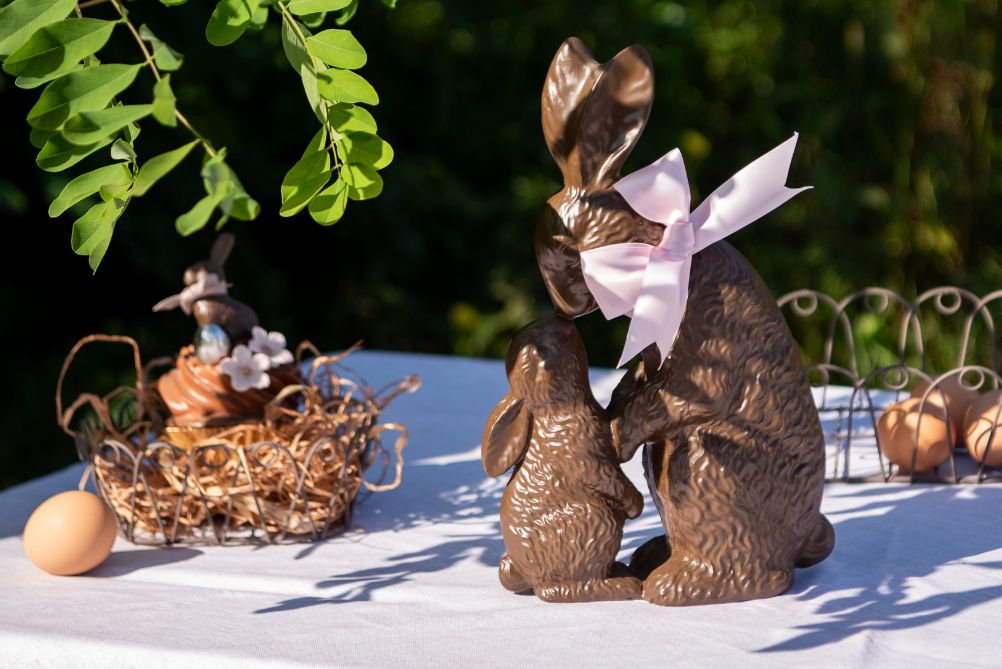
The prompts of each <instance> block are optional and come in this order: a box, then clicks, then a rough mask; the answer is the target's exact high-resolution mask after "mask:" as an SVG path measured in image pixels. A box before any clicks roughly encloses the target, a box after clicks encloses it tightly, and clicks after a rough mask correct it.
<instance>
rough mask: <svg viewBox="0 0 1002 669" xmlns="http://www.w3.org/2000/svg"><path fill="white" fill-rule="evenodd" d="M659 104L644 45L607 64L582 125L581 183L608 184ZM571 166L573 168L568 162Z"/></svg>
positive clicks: (580, 147) (578, 150) (597, 82)
mask: <svg viewBox="0 0 1002 669" xmlns="http://www.w3.org/2000/svg"><path fill="white" fill-rule="evenodd" d="M653 104H654V67H653V65H652V64H651V58H650V56H649V55H648V54H647V50H646V49H645V48H644V47H642V46H640V45H639V44H634V45H633V46H631V47H628V48H626V49H623V50H622V51H620V52H619V53H618V54H616V57H615V58H613V59H612V60H610V61H609V62H608V63H606V64H605V65H603V66H602V71H601V73H600V74H599V77H598V81H596V82H595V86H594V87H593V88H592V91H591V95H590V96H588V100H587V101H586V102H585V105H584V111H583V112H582V113H581V120H580V122H579V123H578V147H577V157H578V160H577V162H578V170H579V174H577V175H568V174H567V173H565V175H564V177H565V179H567V182H568V183H569V184H573V183H575V182H573V181H571V180H570V178H569V177H570V176H575V177H576V178H577V179H578V181H579V183H581V184H609V183H611V182H612V181H615V180H617V179H619V170H620V169H621V168H622V167H623V163H625V162H626V159H627V157H629V155H630V152H631V151H633V147H634V146H636V144H637V140H638V139H640V133H641V132H643V130H644V126H646V125H647V118H648V117H649V116H650V113H651V106H652V105H653ZM569 167H573V166H571V165H569Z"/></svg>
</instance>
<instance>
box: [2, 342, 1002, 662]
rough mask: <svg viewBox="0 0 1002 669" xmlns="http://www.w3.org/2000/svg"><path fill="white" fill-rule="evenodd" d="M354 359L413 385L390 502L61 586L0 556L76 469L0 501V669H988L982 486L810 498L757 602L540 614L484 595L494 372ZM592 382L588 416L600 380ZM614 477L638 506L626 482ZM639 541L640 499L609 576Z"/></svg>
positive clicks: (990, 528)
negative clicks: (342, 528) (809, 509)
mask: <svg viewBox="0 0 1002 669" xmlns="http://www.w3.org/2000/svg"><path fill="white" fill-rule="evenodd" d="M353 358H354V366H355V367H356V368H357V369H359V370H360V371H361V372H363V373H364V374H365V376H366V377H367V378H368V379H369V381H370V382H372V383H373V385H377V386H378V385H380V384H381V383H382V382H384V381H385V382H388V381H391V380H393V379H396V378H399V377H401V376H403V375H404V374H407V373H412V372H415V373H418V374H420V375H421V376H422V377H423V379H424V382H425V385H424V388H422V390H421V391H420V392H418V393H417V394H415V395H408V396H404V397H402V398H400V399H399V400H397V401H396V402H395V403H394V404H393V406H392V407H391V408H390V410H389V411H388V412H387V415H386V419H387V420H395V421H401V422H403V423H405V424H406V425H407V426H408V427H409V428H410V430H411V443H410V445H409V446H408V448H407V451H406V452H405V455H406V458H407V465H406V467H405V470H404V474H405V479H404V481H405V482H404V484H403V485H402V487H401V488H399V489H398V490H396V491H393V492H388V493H383V494H379V495H375V496H373V497H372V498H370V499H369V500H367V501H366V502H365V504H363V505H361V506H360V507H359V508H358V509H357V511H356V514H355V528H354V529H353V530H352V531H350V532H349V533H347V534H344V535H341V536H339V537H336V538H333V539H331V540H328V541H325V542H322V543H318V544H305V545H292V546H268V547H225V548H220V547H198V548H172V549H144V548H138V547H135V546H132V545H130V544H129V543H127V542H125V541H124V540H122V539H119V540H118V543H117V544H116V545H115V551H114V553H113V554H112V556H111V557H110V558H109V559H108V561H107V562H106V563H105V564H104V565H102V566H101V567H99V568H98V569H97V570H95V571H93V572H92V573H90V574H88V575H86V576H81V577H74V578H60V577H55V576H49V575H47V574H44V573H42V572H41V571H39V570H37V569H35V568H34V567H33V566H32V565H31V564H30V563H29V562H28V560H27V559H26V558H25V556H24V553H23V551H22V548H21V539H20V536H19V535H20V532H21V529H22V527H23V525H24V522H25V520H26V519H27V517H28V515H29V514H30V513H31V511H32V510H33V509H34V507H35V506H36V505H37V504H38V503H39V502H41V501H42V500H43V499H45V498H47V497H48V496H50V495H52V494H54V493H56V492H59V491H62V490H66V489H70V488H74V487H75V486H76V484H77V481H78V480H79V478H80V474H81V471H82V469H81V467H80V466H74V467H70V468H68V469H65V470H63V471H60V472H57V473H55V474H52V475H50V476H47V477H45V478H42V479H38V480H36V481H32V482H30V483H27V484H24V485H21V486H18V487H15V488H12V489H10V490H7V491H5V492H3V493H0V667H26V666H40V665H44V666H72V667H74V668H75V669H82V668H84V667H101V668H102V669H107V667H119V666H135V667H144V668H149V667H175V666H176V667H194V666H212V667H215V668H222V667H240V668H241V669H250V668H252V667H265V666H267V667H272V666H316V665H331V666H349V667H360V666H406V667H411V666H435V667H472V666H484V667H492V666H499V667H500V666H512V667H537V666H538V667H543V666H574V667H592V666H594V667H610V666H617V667H628V666H636V667H654V666H668V667H687V666H710V667H732V666H770V667H772V666H797V667H820V666H832V667H848V666H858V667H873V666H887V667H908V668H909V669H914V668H915V667H921V666H929V667H945V666H986V667H988V666H994V667H999V666H1002V522H1000V516H1002V486H999V485H983V486H981V487H974V486H946V485H937V486H928V485H915V486H908V485H900V484H833V485H829V486H828V488H827V490H826V495H825V501H824V511H825V513H827V514H828V517H829V518H830V519H831V521H832V523H833V524H834V525H835V530H836V534H837V544H836V548H835V552H834V553H833V554H832V556H831V557H830V558H829V559H828V560H826V561H825V562H823V563H822V564H821V565H819V566H816V567H813V568H811V569H806V570H802V571H798V573H797V579H796V583H795V584H794V586H793V588H792V589H791V590H790V591H789V592H788V593H787V594H785V595H783V596H781V597H776V598H773V599H770V600H765V601H755V602H746V603H740V604H728V605H718V606H707V607H695V608H682V609H669V608H660V607H656V606H652V605H650V604H647V603H646V602H643V601H634V602H607V603H595V604H570V605H567V604H563V605H557V604H545V603H543V602H541V601H539V600H537V599H535V598H534V597H529V596H518V595H513V594H511V593H508V592H506V591H505V590H503V589H502V588H501V586H500V585H499V584H498V582H497V577H496V564H497V560H498V558H499V557H500V556H501V554H502V552H503V544H502V541H501V539H500V536H499V531H498V523H497V512H498V503H499V500H500V495H501V491H502V489H503V485H504V481H505V479H498V480H493V479H488V478H486V477H485V476H484V474H483V471H482V470H481V467H480V450H479V440H480V433H481V430H482V428H483V423H484V420H485V418H486V416H487V415H488V413H489V412H490V410H491V409H492V407H493V405H494V403H495V402H496V401H497V399H499V398H500V397H501V395H502V394H503V393H504V392H505V390H506V381H505V377H504V372H503V368H502V365H501V363H500V362H488V361H480V360H468V359H457V358H446V357H435V356H417V355H400V354H389V353H374V352H363V353H360V354H356V355H354V356H353ZM596 377H597V378H596V389H597V393H598V394H600V395H605V396H607V395H608V392H609V391H610V390H611V387H612V385H613V384H614V383H615V379H616V377H615V376H610V375H608V374H606V375H601V374H599V375H596ZM20 447H22V448H31V447H32V446H31V443H30V438H29V436H28V435H25V437H24V439H23V441H22V443H21V444H20ZM638 460H639V458H638ZM627 470H628V472H629V474H630V476H631V477H632V478H633V479H634V480H635V481H636V482H637V483H638V487H639V488H640V489H641V490H645V489H646V486H645V484H644V483H643V479H642V476H641V471H640V465H639V464H638V463H630V464H629V465H627ZM659 527H660V523H659V521H658V517H657V514H656V512H655V510H654V506H653V504H651V503H650V500H649V499H648V501H647V507H646V510H645V513H644V515H643V516H642V517H641V518H639V519H637V520H636V521H632V522H630V523H629V524H628V525H627V527H626V536H625V539H624V547H623V549H624V557H626V556H628V554H629V552H630V551H632V549H634V548H636V547H637V546H638V545H639V544H641V543H642V542H643V541H644V540H645V539H646V538H648V537H650V536H652V535H653V534H654V533H655V532H657V531H658V528H659Z"/></svg>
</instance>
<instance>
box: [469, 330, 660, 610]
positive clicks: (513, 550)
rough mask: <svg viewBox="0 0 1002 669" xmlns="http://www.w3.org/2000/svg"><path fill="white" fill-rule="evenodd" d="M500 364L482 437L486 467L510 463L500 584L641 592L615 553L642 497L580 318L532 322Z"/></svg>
mask: <svg viewBox="0 0 1002 669" xmlns="http://www.w3.org/2000/svg"><path fill="white" fill-rule="evenodd" d="M505 366H506V369H507V372H508V381H509V385H510V390H509V392H508V394H507V395H506V396H505V397H504V398H503V399H502V400H501V401H500V402H499V403H498V405H497V407H496V408H495V409H494V412H493V413H492V414H491V417H490V418H489V419H488V421H487V426H486V427H485V429H484V438H483V442H482V457H483V464H484V469H485V470H486V471H487V472H488V473H489V474H491V475H493V476H498V475H500V474H502V473H504V472H505V471H507V470H508V469H510V468H512V467H514V468H515V471H514V473H513V474H512V477H511V480H510V481H509V482H508V486H507V487H506V488H505V492H504V495H503V497H502V499H501V532H502V535H503V537H504V543H505V548H506V549H507V553H506V554H505V556H504V557H503V558H502V559H501V565H500V568H499V574H500V579H501V583H502V585H503V586H504V587H505V588H507V589H509V590H512V591H516V592H519V591H525V590H529V589H531V590H532V591H533V593H534V594H535V595H536V596H537V597H539V598H540V599H543V600H545V601H550V602H584V601H597V600H616V599H637V598H639V597H640V592H641V582H640V580H639V579H637V578H636V577H635V576H633V575H632V574H630V573H629V571H628V570H627V568H626V567H624V566H623V565H621V564H617V563H616V553H617V552H618V551H619V545H620V541H621V540H622V538H623V522H624V520H625V519H626V518H635V517H636V516H638V515H640V512H641V510H642V509H643V503H644V502H643V497H642V496H641V494H640V492H639V491H638V490H637V489H636V488H634V487H633V484H632V483H630V481H629V480H628V479H627V478H626V476H625V475H624V474H623V472H622V470H621V469H620V467H619V462H618V459H617V454H616V451H615V449H614V447H613V442H612V433H611V431H610V426H609V419H608V416H607V415H606V413H605V410H604V409H603V408H602V407H601V406H600V405H599V404H598V402H596V401H595V398H594V397H593V396H592V392H591V386H590V385H589V382H588V360H587V356H586V353H585V349H584V343H583V342H582V341H581V338H580V336H578V332H577V328H576V327H575V325H574V323H573V322H572V321H570V320H568V319H566V318H564V317H562V316H556V315H554V316H547V317H544V318H541V319H539V320H537V321H534V322H533V323H530V324H529V325H527V326H526V327H525V328H523V329H522V330H521V331H519V333H518V334H516V335H515V338H514V339H513V340H512V342H511V345H510V346H509V348H508V355H507V359H506V361H505Z"/></svg>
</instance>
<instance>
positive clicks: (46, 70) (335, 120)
mask: <svg viewBox="0 0 1002 669" xmlns="http://www.w3.org/2000/svg"><path fill="white" fill-rule="evenodd" d="M146 1H147V2H150V1H152V0H146ZM159 1H160V3H161V4H163V5H167V6H175V5H183V4H185V2H186V0H159ZM381 1H382V3H383V4H384V5H387V6H388V7H390V8H392V7H393V6H395V4H396V0H381ZM0 5H3V6H2V8H0V64H2V67H3V71H4V72H5V73H7V74H8V75H9V76H12V77H15V79H14V84H15V86H17V87H18V88H21V89H24V90H36V89H41V93H40V94H39V96H38V100H37V101H36V102H35V104H34V106H32V108H31V109H30V110H29V112H28V116H27V123H28V125H29V127H30V129H31V130H30V133H29V141H30V142H31V143H32V145H33V146H35V147H36V148H37V149H38V150H39V151H38V155H37V157H36V161H35V162H36V163H37V165H38V166H39V167H40V168H41V169H43V170H45V171H47V172H61V171H63V170H68V169H70V168H72V167H74V166H76V165H77V164H78V163H81V162H83V161H87V164H91V163H96V162H98V158H99V157H102V156H103V157H104V161H102V162H104V163H105V164H102V165H100V166H98V167H92V168H91V169H89V170H88V171H85V172H83V173H81V174H79V175H78V176H76V177H75V178H73V179H72V180H71V181H70V182H69V183H67V184H66V186H65V188H63V190H62V192H60V193H59V195H58V196H56V198H55V199H54V200H53V201H52V204H51V205H50V207H49V215H50V216H52V217H57V216H61V215H63V214H64V213H66V212H69V211H73V212H75V213H78V215H77V217H76V219H75V220H74V222H73V229H72V232H71V235H70V243H71V246H72V248H73V250H74V251H75V252H76V253H78V254H80V255H85V256H88V259H89V263H90V266H91V268H92V269H93V270H95V271H96V270H97V267H98V265H99V264H100V263H101V260H102V259H103V258H104V255H105V253H106V252H107V250H108V246H109V244H110V242H111V238H112V235H113V233H114V230H115V225H116V223H117V222H118V220H119V219H120V217H121V216H122V214H123V213H124V212H125V210H126V208H127V207H128V205H129V203H130V202H131V201H132V198H135V197H143V196H144V195H146V194H147V193H148V192H149V191H150V189H151V188H152V187H153V186H154V185H155V184H156V183H157V182H158V181H159V180H160V179H162V178H164V177H165V176H166V175H167V174H168V173H170V172H171V171H172V170H173V169H174V168H176V167H178V166H179V165H180V164H181V163H182V161H184V160H185V158H186V157H187V156H188V155H189V154H190V153H191V152H192V151H193V150H195V149H196V148H199V149H200V150H201V154H202V163H201V169H200V175H201V177H202V182H203V185H204V188H205V195H204V196H203V197H201V198H200V199H199V200H198V201H197V202H196V203H195V204H194V206H192V207H191V209H189V210H188V211H186V212H184V213H181V214H179V215H178V216H177V218H176V222H175V225H176V228H177V231H178V232H179V233H180V234H182V235H190V234H192V233H194V232H196V231H198V230H201V229H202V228H204V227H205V226H206V225H208V224H209V222H210V220H211V219H212V218H213V216H214V215H216V220H215V227H216V228H217V229H218V228H220V227H221V226H223V225H224V224H225V223H226V222H227V221H228V220H229V219H231V218H234V219H237V220H252V219H254V218H256V217H257V216H258V214H259V213H260V209H261V208H260V205H258V203H257V201H256V200H254V198H253V197H251V196H250V195H249V194H248V193H247V191H246V190H244V187H243V186H242V185H241V183H240V179H239V178H238V177H237V175H236V173H235V172H234V171H233V170H232V169H231V168H230V166H229V165H228V164H227V162H226V157H227V152H226V149H225V148H218V149H217V148H216V147H214V146H213V145H212V143H211V142H210V141H209V140H208V139H207V138H206V137H204V136H203V135H202V134H201V133H200V132H199V131H198V130H196V129H195V127H194V126H193V125H192V123H191V122H190V121H189V120H188V118H187V117H186V116H185V115H184V114H183V113H182V112H181V110H180V109H179V108H178V101H177V98H176V96H175V95H174V91H173V88H172V85H171V77H172V76H173V75H174V74H175V73H176V72H177V71H178V70H179V69H180V68H181V66H182V64H183V62H184V59H183V57H182V55H181V54H180V53H178V52H177V51H175V50H174V49H173V48H171V47H170V46H169V45H168V44H166V43H165V42H164V41H162V40H160V39H158V38H157V37H156V35H155V34H154V33H153V31H152V30H151V29H150V28H149V27H148V26H147V25H145V24H140V25H139V26H137V25H136V23H135V22H134V21H133V20H132V17H131V12H130V10H129V9H127V8H126V6H125V5H124V4H123V2H122V0H87V1H85V2H76V1H75V0H13V1H12V2H7V3H6V4H5V5H4V4H3V2H2V0H0ZM358 5H359V0H219V2H218V3H217V4H216V6H215V8H214V10H213V11H212V14H211V16H210V17H209V19H208V22H207V25H206V28H205V36H206V39H207V40H208V41H209V43H210V44H213V45H215V46H226V45H228V44H232V43H233V42H235V41H236V40H238V39H240V38H241V37H242V36H243V35H244V34H245V33H246V32H247V31H261V30H265V29H267V27H268V22H269V19H270V18H272V17H274V18H275V19H276V20H277V21H278V22H279V29H280V30H281V37H282V47H283V50H284V52H285V55H286V58H287V60H288V61H289V64H290V65H291V67H292V69H293V70H294V71H295V72H296V73H297V74H298V75H299V78H300V80H301V82H302V86H303V90H304V92H305V94H306V99H307V101H308V103H309V106H310V108H311V109H312V110H313V113H314V114H315V115H316V118H317V121H318V123H319V126H320V127H319V130H318V131H317V132H316V134H315V136H314V137H313V139H312V141H310V143H309V145H308V146H307V147H306V150H305V152H304V153H303V155H302V158H300V159H299V160H298V161H297V162H296V163H295V164H294V165H293V166H292V167H291V168H290V169H289V171H288V173H287V174H286V175H285V177H284V179H283V180H282V184H281V208H280V210H279V214H280V215H282V216H293V215H295V214H296V213H298V212H300V211H302V210H303V209H306V210H307V212H308V213H309V215H310V216H311V217H312V218H313V220H315V221H316V222H318V223H320V224H322V225H332V224H333V223H336V222H337V221H339V220H340V219H341V218H342V216H343V215H344V213H345V210H346V208H347V206H348V202H349V201H350V200H367V199H371V198H374V197H376V196H378V195H379V194H380V193H381V192H382V189H383V181H382V177H381V176H380V174H379V170H381V169H383V168H384V167H386V166H387V165H389V164H390V162H391V161H392V160H393V149H392V148H391V147H390V145H389V144H388V143H387V142H385V141H384V140H383V139H382V138H380V137H379V135H378V134H377V126H376V122H375V119H374V118H373V117H372V114H371V113H370V112H369V111H368V110H367V109H366V108H365V107H363V106H362V105H369V106H375V105H377V104H378V103H379V96H378V94H377V93H376V91H375V89H374V88H373V87H372V85H371V84H369V82H368V81H366V80H365V79H364V78H363V77H362V76H361V75H360V74H358V72H357V71H356V70H358V69H360V68H361V67H363V66H364V65H365V63H366V60H367V55H366V52H365V49H364V48H363V47H362V45H361V44H360V43H359V42H358V40H357V39H355V37H354V35H352V34H351V32H350V31H349V30H347V29H345V28H343V27H341V26H344V25H345V24H346V23H347V22H348V21H349V20H350V19H351V18H352V17H353V16H354V15H355V12H356V11H357V10H358ZM193 6H194V5H193ZM329 22H333V24H334V25H337V26H339V27H337V28H325V27H324V26H325V25H326V24H327V23H329ZM312 30H318V32H316V34H314V33H313V32H312ZM113 39H116V40H118V39H122V40H131V41H132V42H134V43H135V45H136V47H137V49H138V57H139V58H140V59H141V60H140V61H139V62H136V63H104V62H102V61H101V60H100V53H101V51H102V49H104V48H105V46H106V45H107V44H109V42H111V40H113ZM141 75H142V76H141ZM151 83H152V86H150V84H151ZM126 98H138V99H139V100H140V102H138V103H136V102H126V100H125V99H126ZM150 118H152V120H153V121H155V122H156V123H157V124H158V125H160V126H164V127H166V128H172V129H177V128H179V127H180V128H181V129H182V130H183V131H184V132H186V133H187V134H188V135H189V136H190V137H191V139H190V141H188V142H187V143H185V144H182V145H181V146H179V147H177V148H176V149H173V150H171V151H167V152H166V153H162V154H159V155H155V156H152V157H150V158H147V159H145V160H142V161H141V160H140V158H139V154H138V153H137V149H136V140H137V138H138V137H139V133H140V129H141V126H140V124H141V122H145V121H147V120H148V119H150ZM105 149H107V151H104V150H105Z"/></svg>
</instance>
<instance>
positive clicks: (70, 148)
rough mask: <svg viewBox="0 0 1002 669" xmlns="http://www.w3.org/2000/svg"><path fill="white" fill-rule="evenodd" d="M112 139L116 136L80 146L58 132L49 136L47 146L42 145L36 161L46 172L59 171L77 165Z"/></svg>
mask: <svg viewBox="0 0 1002 669" xmlns="http://www.w3.org/2000/svg"><path fill="white" fill-rule="evenodd" d="M112 139H114V138H113V137H106V138H105V139H103V140H101V141H99V142H96V143H94V144H87V145H85V146H80V145H78V144H73V143H72V142H70V141H69V140H67V139H66V138H65V137H63V136H62V135H60V134H58V133H57V134H54V135H52V136H51V137H49V139H48V141H47V142H45V146H43V147H42V150H41V151H39V152H38V156H37V157H36V158H35V163H37V164H38V166H39V167H41V168H42V169H43V170H45V171H46V172H59V171H61V170H65V169H66V168H67V167H70V166H72V165H76V164H77V163H79V162H80V161H81V160H83V159H84V158H86V157H87V156H89V155H90V154H92V153H94V152H95V151H97V150H98V149H103V148H104V147H106V146H108V145H109V144H111V142H112Z"/></svg>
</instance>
